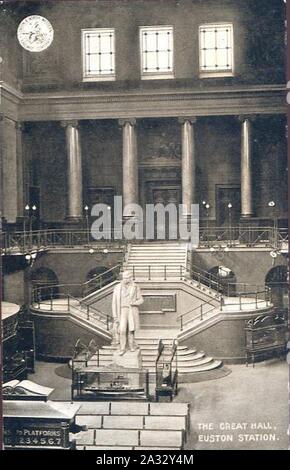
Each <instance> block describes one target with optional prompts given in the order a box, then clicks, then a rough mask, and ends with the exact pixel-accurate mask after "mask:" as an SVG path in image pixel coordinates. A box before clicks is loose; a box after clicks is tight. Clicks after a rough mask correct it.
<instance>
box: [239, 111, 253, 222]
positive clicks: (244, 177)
mask: <svg viewBox="0 0 290 470" xmlns="http://www.w3.org/2000/svg"><path fill="white" fill-rule="evenodd" d="M239 119H240V121H241V126H242V128H241V217H244V218H247V217H252V216H253V197H252V141H251V130H252V120H253V117H250V116H240V118H239Z"/></svg>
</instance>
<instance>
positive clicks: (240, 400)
mask: <svg viewBox="0 0 290 470" xmlns="http://www.w3.org/2000/svg"><path fill="white" fill-rule="evenodd" d="M58 367H60V364H54V363H44V362H38V363H37V365H36V373H35V374H32V375H31V376H30V377H29V378H30V380H33V381H35V382H37V383H39V384H41V385H47V386H50V387H54V388H55V390H54V392H53V394H52V395H51V399H53V400H69V399H70V383H71V381H70V379H65V378H63V377H60V376H58V375H56V374H55V370H56V369H57V368H58ZM230 368H231V370H232V373H231V374H229V375H227V376H226V377H223V378H221V379H218V380H209V381H203V382H199V383H194V384H181V385H180V390H179V395H178V396H177V397H176V399H175V400H176V401H178V402H186V403H190V404H191V432H190V434H189V436H188V441H187V444H186V448H187V449H191V450H193V449H196V450H204V449H209V450H216V449H224V450H236V449H240V450H258V449H259V450H260V449H265V450H278V449H279V450H287V448H288V436H287V428H288V422H289V408H288V378H289V366H288V365H287V364H286V363H285V362H280V361H279V360H273V361H267V362H262V363H260V364H257V365H256V366H255V367H254V368H252V367H246V366H245V365H232V366H230ZM173 406H174V404H173Z"/></svg>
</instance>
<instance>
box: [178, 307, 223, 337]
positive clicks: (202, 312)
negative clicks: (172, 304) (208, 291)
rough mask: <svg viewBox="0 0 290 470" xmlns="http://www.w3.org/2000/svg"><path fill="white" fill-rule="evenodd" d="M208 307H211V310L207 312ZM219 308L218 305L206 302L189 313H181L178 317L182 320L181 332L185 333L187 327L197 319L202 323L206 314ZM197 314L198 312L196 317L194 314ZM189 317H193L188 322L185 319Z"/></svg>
mask: <svg viewBox="0 0 290 470" xmlns="http://www.w3.org/2000/svg"><path fill="white" fill-rule="evenodd" d="M207 305H209V306H211V308H209V310H206V308H205V307H206V306H207ZM218 308H219V306H218V305H213V304H212V303H211V302H209V301H207V302H204V303H203V304H200V305H198V306H197V307H195V308H193V309H191V310H188V311H187V312H184V313H181V314H180V315H178V318H179V319H180V330H181V331H183V329H184V327H186V325H188V324H189V323H192V322H193V321H195V320H197V319H199V320H200V321H202V320H203V319H204V316H205V315H206V314H208V313H210V312H212V311H213V310H215V309H218ZM195 312H197V313H196V315H195V314H194V313H195ZM188 315H191V316H190V318H189V319H188V320H185V317H187V316H188Z"/></svg>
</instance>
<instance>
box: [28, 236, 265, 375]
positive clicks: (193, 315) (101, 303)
mask: <svg viewBox="0 0 290 470" xmlns="http://www.w3.org/2000/svg"><path fill="white" fill-rule="evenodd" d="M189 256H190V252H189V250H188V246H187V244H186V243H178V242H164V243H162V242H150V243H140V244H135V245H129V246H128V249H127V253H126V257H125V261H124V263H123V266H122V267H121V270H123V271H124V270H130V271H131V272H132V274H133V277H134V280H135V282H137V283H138V284H139V285H140V287H141V289H142V292H143V293H144V296H145V294H146V292H147V296H149V299H150V296H151V297H152V296H153V297H154V295H155V297H157V298H158V296H159V294H161V295H165V296H168V297H170V295H171V297H172V296H175V298H176V299H177V300H176V302H175V306H174V309H172V310H166V309H165V310H164V309H163V304H161V303H160V302H161V301H158V302H159V303H158V302H157V303H156V300H155V304H154V308H155V307H156V306H157V314H156V312H155V310H154V311H152V312H150V311H149V312H148V313H144V312H143V313H142V316H143V315H144V317H143V319H144V318H146V315H147V322H144V323H143V324H142V327H141V330H139V331H138V332H137V335H136V339H137V342H138V344H139V347H140V350H141V355H142V366H143V367H144V368H145V369H147V370H149V372H150V373H151V375H153V374H154V373H155V361H156V357H157V351H158V343H159V340H160V339H162V341H163V344H164V345H165V346H170V345H172V343H173V340H177V344H178V342H179V345H178V348H177V362H178V371H179V377H180V379H181V381H186V380H185V379H186V377H187V378H188V377H190V376H191V374H202V373H204V372H207V371H211V370H213V369H216V368H218V367H220V366H221V364H222V362H221V361H219V360H215V359H214V358H212V357H208V356H207V355H206V353H205V352H204V351H197V350H195V349H194V347H188V346H186V345H184V344H182V343H184V342H185V341H187V344H188V341H189V344H191V342H192V340H193V341H194V336H195V335H196V334H199V333H200V332H203V331H204V330H205V329H208V328H211V327H212V326H215V325H216V324H217V323H218V322H220V321H222V317H224V316H225V312H229V313H231V312H233V313H234V315H241V313H242V311H243V312H250V313H251V312H253V311H258V310H259V312H262V311H263V312H264V311H268V310H269V309H270V308H271V304H269V302H268V301H262V302H260V303H259V304H258V303H257V297H256V300H255V298H252V297H248V298H247V297H243V298H241V297H238V296H236V297H226V296H224V295H221V291H220V285H218V284H217V281H216V280H213V279H212V278H210V277H206V276H207V275H208V273H205V272H201V271H200V270H199V268H197V269H195V268H193V269H191V267H192V265H191V260H190V258H189ZM119 268H120V267H119ZM112 269H113V268H111V269H110V271H112ZM117 282H118V280H117V279H115V280H114V281H113V282H110V283H109V284H107V285H102V287H101V288H99V289H97V290H96V289H95V290H94V291H93V292H91V293H90V294H89V295H87V296H85V297H82V298H79V299H76V298H73V297H71V296H68V298H67V299H66V300H65V301H64V299H54V300H53V302H52V301H51V300H49V301H47V302H48V304H47V305H46V301H43V302H40V303H39V302H38V304H36V305H37V306H36V307H35V311H36V312H37V313H38V312H39V310H44V311H48V312H49V313H50V314H51V311H52V310H56V311H57V312H58V313H62V312H64V311H66V312H69V314H70V317H69V318H70V320H71V321H73V322H75V323H76V324H79V325H80V326H82V327H85V329H86V330H87V331H88V332H90V333H93V334H94V335H95V336H96V338H102V339H103V340H105V342H110V341H111V339H112V333H111V331H110V330H111V326H112V323H111V301H112V300H111V299H112V293H113V289H114V287H115V285H116V284H117ZM159 297H160V296H159ZM184 299H185V300H184ZM147 302H148V297H147ZM147 306H148V303H147ZM33 307H34V306H33V305H32V308H33ZM147 308H148V307H147ZM158 310H160V313H159V312H158ZM145 312H146V310H145ZM151 314H152V315H151ZM221 314H223V315H221ZM154 315H155V316H154ZM152 318H153V319H152ZM165 319H167V320H165ZM97 344H98V341H97ZM193 344H194V343H193ZM166 349H167V348H166ZM114 352H115V347H114V346H109V345H105V346H103V347H102V348H101V349H100V350H99V352H98V353H96V355H95V356H94V357H91V361H93V362H94V363H96V362H99V364H100V365H107V364H110V363H111V362H112V358H113V354H114Z"/></svg>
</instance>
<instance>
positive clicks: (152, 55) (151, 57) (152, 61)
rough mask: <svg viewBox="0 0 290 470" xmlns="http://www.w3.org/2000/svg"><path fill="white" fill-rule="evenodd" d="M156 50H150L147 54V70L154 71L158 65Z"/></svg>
mask: <svg viewBox="0 0 290 470" xmlns="http://www.w3.org/2000/svg"><path fill="white" fill-rule="evenodd" d="M156 58H157V56H156V52H148V54H146V62H145V72H146V71H147V72H148V71H150V70H152V71H153V72H155V71H156V67H157V61H156ZM146 67H147V70H146Z"/></svg>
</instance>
